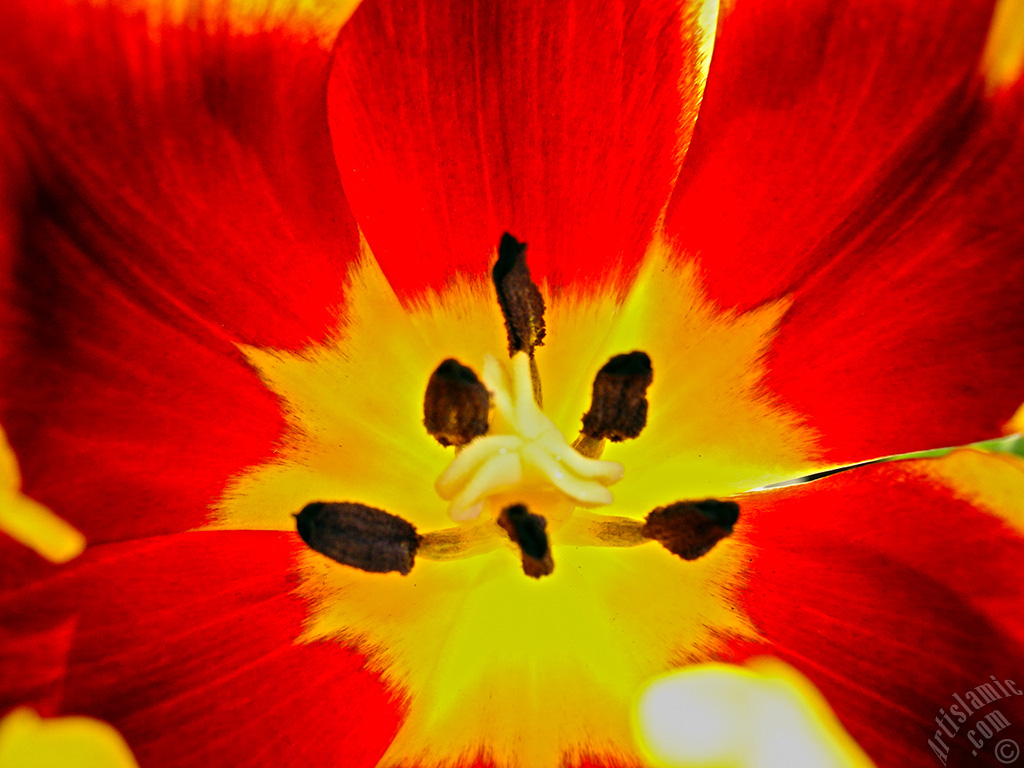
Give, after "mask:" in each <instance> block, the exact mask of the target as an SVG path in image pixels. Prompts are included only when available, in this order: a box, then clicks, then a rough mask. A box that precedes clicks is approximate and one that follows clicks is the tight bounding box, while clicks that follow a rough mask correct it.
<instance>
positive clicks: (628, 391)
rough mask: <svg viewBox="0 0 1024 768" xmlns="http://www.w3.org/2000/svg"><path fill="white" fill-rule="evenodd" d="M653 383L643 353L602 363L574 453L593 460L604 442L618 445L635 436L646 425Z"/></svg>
mask: <svg viewBox="0 0 1024 768" xmlns="http://www.w3.org/2000/svg"><path fill="white" fill-rule="evenodd" d="M653 379H654V372H653V370H652V369H651V358H650V357H648V356H647V354H646V353H644V352H630V353H629V354H625V355H615V357H613V358H611V359H610V360H609V361H608V362H607V363H605V364H604V365H603V366H602V367H601V370H600V371H598V372H597V376H596V377H595V378H594V390H593V395H592V397H591V401H590V410H589V411H587V413H586V414H585V415H584V416H583V434H582V435H581V436H580V438H579V439H578V440H577V441H576V444H575V446H574V447H575V448H576V450H578V451H580V452H581V453H583V454H584V455H587V456H593V457H596V456H599V455H600V454H601V449H602V448H603V445H602V441H604V440H611V441H612V442H613V443H618V442H621V441H622V440H630V439H632V438H634V437H637V436H639V434H640V432H641V431H642V430H643V428H644V426H646V424H647V388H648V387H649V386H650V385H651V381H653Z"/></svg>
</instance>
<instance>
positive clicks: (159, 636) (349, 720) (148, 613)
mask: <svg viewBox="0 0 1024 768" xmlns="http://www.w3.org/2000/svg"><path fill="white" fill-rule="evenodd" d="M300 547H301V543H300V542H298V539H297V537H295V536H294V535H282V534H277V533H269V532H253V533H246V532H241V533H229V532H203V533H187V534H179V535H174V536H165V537H157V538H152V539H149V540H146V541H136V542H128V543H119V544H110V545H104V546H100V547H95V548H92V549H90V550H89V551H88V552H87V553H86V554H85V555H83V556H82V557H81V558H80V559H79V560H77V561H76V562H75V563H74V564H72V565H71V566H68V567H67V568H66V569H65V570H64V571H63V572H61V573H60V574H59V575H57V576H55V577H53V578H51V579H50V580H48V581H46V582H43V583H39V584H36V585H34V586H32V587H30V588H25V589H22V590H19V591H15V592H9V593H7V594H6V595H5V596H4V598H3V605H2V607H3V612H4V614H5V616H21V617H23V618H22V621H23V623H24V622H26V621H28V617H30V616H34V617H35V618H36V619H37V621H38V622H39V623H40V625H41V626H45V624H46V621H48V620H53V619H55V618H56V617H60V616H75V619H74V631H73V633H72V635H71V640H70V642H69V643H68V644H67V645H66V646H64V647H63V648H62V650H63V653H57V652H54V653H52V654H50V656H49V659H50V661H49V664H48V665H47V664H45V663H44V662H45V660H44V659H43V658H41V657H42V655H43V654H42V652H41V651H40V650H39V649H38V648H36V649H33V648H32V647H30V646H29V645H28V644H27V643H23V642H20V639H19V638H24V637H27V636H28V635H25V634H21V633H18V634H15V635H13V636H12V637H11V639H5V640H4V641H3V642H2V644H0V652H2V654H3V657H4V664H5V668H15V667H14V666H13V665H15V664H17V665H20V666H18V667H17V668H19V669H22V670H26V671H27V672H28V673H29V674H31V673H33V672H38V674H37V675H36V677H37V678H40V679H41V678H42V677H44V676H45V675H44V674H43V673H44V672H47V671H49V670H52V673H51V675H50V676H51V678H52V688H51V689H50V690H45V689H44V688H43V686H42V685H41V684H37V686H36V689H35V690H34V691H28V690H26V688H25V685H24V684H23V683H22V682H21V680H23V679H25V673H24V672H23V673H21V674H19V675H17V676H4V677H3V678H2V682H0V709H6V708H7V707H8V706H10V705H12V704H17V703H26V702H27V703H33V704H37V705H39V706H40V708H41V709H42V710H43V711H44V712H45V713H46V714H63V713H68V714H78V713H87V714H89V715H91V716H94V717H99V718H101V719H103V720H106V721H108V722H110V723H111V724H112V725H114V726H115V727H116V728H117V729H118V730H119V731H121V733H123V734H124V736H125V738H126V739H127V740H128V743H129V744H130V745H131V747H132V750H133V751H134V752H135V754H136V755H137V757H138V759H139V763H140V765H143V766H149V765H156V766H182V768H184V766H194V765H200V764H202V765H211V766H220V765H233V766H246V767H249V768H258V767H259V766H266V765H275V766H282V768H283V767H284V766H299V765H315V766H320V765H323V766H327V765H345V766H353V768H357V767H358V766H367V768H369V766H373V765H374V764H375V763H376V761H377V760H378V759H379V757H380V755H381V753H382V752H383V750H384V749H385V748H386V747H387V745H388V743H389V742H390V740H391V738H392V736H393V734H394V731H395V728H396V727H397V721H398V716H399V713H400V710H399V707H398V704H397V703H396V702H394V701H392V700H391V698H389V696H388V695H387V694H386V693H385V691H384V689H383V687H382V686H381V685H380V683H379V682H378V681H377V678H376V677H375V676H374V675H372V674H370V673H369V672H367V671H366V670H365V669H364V668H363V660H362V657H361V656H359V655H358V654H355V653H353V652H352V651H349V650H347V649H346V648H345V647H344V646H342V645H340V644H337V643H298V642H296V639H297V637H298V636H299V634H300V633H301V631H302V626H303V621H304V619H305V616H306V606H305V605H304V604H303V602H302V600H301V599H300V598H298V597H296V596H295V595H294V594H293V593H292V590H293V589H294V587H295V584H296V582H295V577H294V576H293V575H292V568H293V564H294V557H295V555H296V554H297V550H298V548H300ZM47 617H49V618H47ZM21 629H22V630H25V629H26V627H24V626H23V627H21ZM37 629H38V631H37V633H36V634H37V636H43V635H41V634H40V633H41V632H42V629H41V628H37ZM51 635H54V636H56V630H53V631H52V632H51ZM8 664H11V665H12V666H10V667H8Z"/></svg>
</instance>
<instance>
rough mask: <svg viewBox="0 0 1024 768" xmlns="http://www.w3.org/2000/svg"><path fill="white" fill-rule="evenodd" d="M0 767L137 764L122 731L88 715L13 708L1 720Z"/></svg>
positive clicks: (117, 767)
mask: <svg viewBox="0 0 1024 768" xmlns="http://www.w3.org/2000/svg"><path fill="white" fill-rule="evenodd" d="M0 768H138V763H136V762H135V758H134V757H133V756H132V752H131V750H130V749H129V748H128V745H127V744H126V743H125V741H124V739H123V738H122V737H121V735H120V734H119V733H118V732H117V731H116V730H115V729H114V728H113V727H111V726H110V725H108V724H107V723H104V722H102V721H100V720H94V719H93V718H91V717H54V718H45V719H44V718H41V717H39V715H37V714H36V713H35V712H33V711H32V710H31V709H27V708H21V709H16V710H14V711H13V712H11V713H10V714H8V715H7V716H6V717H5V718H4V719H3V720H2V721H0Z"/></svg>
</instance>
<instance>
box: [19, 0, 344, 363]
mask: <svg viewBox="0 0 1024 768" xmlns="http://www.w3.org/2000/svg"><path fill="white" fill-rule="evenodd" d="M104 5H105V4H92V3H85V2H83V3H66V4H65V3H50V2H46V3H38V2H34V0H12V2H9V3H5V4H4V9H3V13H2V21H3V24H2V25H0V68H2V69H3V70H4V77H3V78H2V79H0V99H2V100H3V101H4V103H5V105H6V108H5V114H6V115H8V116H9V117H8V125H7V126H6V127H7V128H8V129H9V133H10V135H9V136H6V137H3V138H5V142H4V144H3V145H0V155H2V154H4V153H12V154H14V155H18V156H22V157H24V158H25V159H26V160H27V164H26V167H24V168H22V171H23V172H24V173H25V174H26V175H25V176H24V177H23V178H22V179H19V180H16V182H15V183H11V182H8V184H9V185H11V186H15V185H16V186H17V188H18V191H19V192H20V195H19V197H20V199H16V200H15V201H14V202H15V203H17V204H18V211H17V214H18V217H19V219H20V221H18V222H16V225H17V227H18V228H19V229H20V230H21V231H20V233H19V234H18V237H19V240H20V243H19V251H20V254H19V257H18V259H17V262H16V269H17V270H18V272H17V273H16V277H17V279H19V280H27V279H31V278H32V276H34V275H37V274H38V273H40V272H42V273H43V274H45V273H46V272H47V271H48V270H49V269H50V265H51V263H54V260H53V253H54V252H55V251H57V250H60V249H61V248H69V249H73V250H74V251H76V252H79V253H81V254H82V258H81V259H78V260H77V261H75V262H73V263H68V262H67V261H66V260H59V261H56V262H55V263H56V265H57V267H58V268H59V269H60V270H61V271H62V273H63V274H65V275H66V279H68V280H77V279H79V278H80V277H81V276H82V275H81V272H82V271H88V272H95V273H96V274H97V275H103V276H104V278H105V279H107V280H110V281H112V282H116V283H117V284H119V285H120V286H121V288H122V289H123V290H124V291H125V292H126V293H129V294H130V295H132V296H133V297H134V298H135V300H136V301H139V302H141V303H145V304H147V305H149V306H151V307H152V309H153V310H154V311H155V312H159V313H160V314H162V315H164V316H165V317H166V318H168V319H170V320H172V321H173V322H175V323H177V324H181V325H182V326H185V327H188V328H189V329H190V332H193V333H200V332H205V333H207V334H208V335H219V336H225V335H226V336H227V337H228V338H231V339H235V340H241V341H245V342H249V343H259V344H263V345H277V346H290V347H294V346H299V345H301V344H302V343H303V342H304V341H305V340H307V339H309V338H311V337H312V338H320V337H321V336H323V335H324V333H325V332H327V331H330V330H332V329H333V327H334V325H335V320H336V317H335V314H334V313H335V311H336V308H337V307H338V305H339V303H340V302H341V300H342V284H343V279H344V271H345V265H346V263H347V262H348V260H350V259H351V258H352V257H353V256H354V255H355V254H356V253H357V248H358V235H357V230H356V227H355V223H354V221H353V219H352V217H351V214H350V212H349V210H348V207H347V204H346V203H345V200H344V196H343V194H342V191H341V187H340V183H339V181H338V178H337V173H336V171H335V168H334V163H333V152H332V149H331V144H330V139H329V136H328V127H327V120H326V104H325V99H324V88H325V83H326V77H327V70H328V65H329V57H330V52H329V50H328V48H327V47H325V46H324V45H323V44H321V43H320V42H318V40H316V39H315V38H310V36H309V35H307V36H306V37H302V36H301V35H300V33H299V32H298V31H297V30H296V29H294V28H293V27H290V26H289V25H288V24H287V23H286V22H287V21H288V20H287V19H281V18H280V14H281V11H280V9H273V6H271V8H272V9H273V12H268V13H267V14H266V16H265V17H260V18H257V19H255V20H252V19H250V20H249V22H248V23H247V24H246V25H243V26H241V27H240V26H239V24H237V23H235V21H233V20H232V19H230V18H226V17H224V16H223V15H222V14H223V12H224V11H223V4H216V3H215V4H210V7H209V8H206V10H204V11H203V12H202V13H201V14H200V13H199V12H196V15H194V16H192V17H190V18H189V19H188V22H187V26H185V25H181V24H172V23H170V22H164V23H161V22H160V20H159V18H158V17H157V18H153V16H154V14H158V11H152V12H151V13H150V14H149V18H147V15H146V14H144V13H142V12H135V13H132V12H130V11H129V10H127V9H126V8H125V7H124V6H123V4H120V3H111V4H109V5H107V6H106V7H103V6H104ZM168 7H169V6H168ZM218 7H220V8H221V10H220V11H218V10H215V9H216V8H218ZM165 10H166V8H165ZM261 24H262V25H266V26H267V28H265V29H264V28H261ZM4 215H6V212H5V214H4ZM2 224H3V222H2V217H0V226H2ZM0 266H2V262H0ZM72 269H74V270H76V271H75V272H74V273H72V272H71V270H72ZM5 274H6V273H5ZM4 282H7V278H5V280H4ZM34 287H35V288H37V289H42V288H44V287H45V286H44V285H36V286H34ZM15 300H16V301H17V297H15Z"/></svg>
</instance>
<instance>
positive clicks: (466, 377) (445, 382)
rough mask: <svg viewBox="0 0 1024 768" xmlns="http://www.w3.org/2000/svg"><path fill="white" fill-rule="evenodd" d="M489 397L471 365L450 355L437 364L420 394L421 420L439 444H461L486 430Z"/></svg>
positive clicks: (484, 432)
mask: <svg viewBox="0 0 1024 768" xmlns="http://www.w3.org/2000/svg"><path fill="white" fill-rule="evenodd" d="M489 407H490V397H489V396H488V394H487V389H486V387H484V385H483V384H481V383H480V380H479V379H478V378H477V377H476V374H475V373H474V372H473V369H472V368H467V367H466V366H464V365H462V364H461V363H459V362H458V361H457V360H453V359H452V358H449V359H447V360H445V361H444V362H443V363H441V364H440V365H439V366H437V369H436V370H435V371H434V373H433V374H431V376H430V381H429V382H428V383H427V393H426V395H425V396H424V398H423V424H424V426H425V427H426V428H427V431H428V432H429V433H430V434H431V436H432V437H433V438H434V439H435V440H437V442H439V443H440V444H441V445H444V446H448V445H454V446H457V447H458V446H463V445H465V444H466V443H468V442H470V441H471V440H472V439H473V438H475V437H479V436H480V435H483V434H486V432H487V411H488V409H489Z"/></svg>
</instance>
